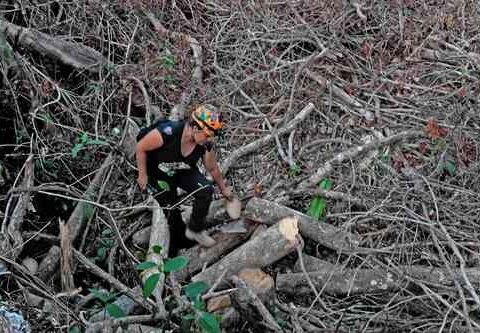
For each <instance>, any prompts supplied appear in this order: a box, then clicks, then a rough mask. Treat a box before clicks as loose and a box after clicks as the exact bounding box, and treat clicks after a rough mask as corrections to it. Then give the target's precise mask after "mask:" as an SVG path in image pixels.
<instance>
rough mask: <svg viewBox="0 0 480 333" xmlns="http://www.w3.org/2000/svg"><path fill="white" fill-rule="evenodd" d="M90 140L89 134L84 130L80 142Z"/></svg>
mask: <svg viewBox="0 0 480 333" xmlns="http://www.w3.org/2000/svg"><path fill="white" fill-rule="evenodd" d="M87 140H88V134H87V133H85V132H83V133H82V135H81V136H80V142H81V143H86V142H87Z"/></svg>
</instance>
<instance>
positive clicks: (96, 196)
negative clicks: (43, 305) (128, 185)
mask: <svg viewBox="0 0 480 333" xmlns="http://www.w3.org/2000/svg"><path fill="white" fill-rule="evenodd" d="M114 161H115V158H114V156H113V154H109V155H108V156H107V158H106V159H105V161H104V162H103V163H102V165H101V166H100V169H98V170H97V172H96V174H95V177H94V178H93V180H92V182H91V183H90V184H89V186H88V188H87V190H86V191H85V194H84V195H83V199H85V200H87V201H95V200H100V196H101V193H99V191H100V189H101V188H102V183H103V181H104V177H105V176H106V175H107V174H108V172H109V170H110V168H111V167H112V165H113V163H114ZM94 212H95V208H94V206H93V205H92V204H90V203H88V202H85V201H79V202H78V203H77V205H76V206H75V209H74V210H73V212H72V214H71V215H70V217H69V219H68V221H67V223H68V226H69V232H70V241H71V243H72V245H75V243H76V241H77V238H78V237H79V236H80V235H81V232H82V230H83V229H84V227H85V225H86V223H87V222H88V221H89V220H90V219H91V218H92V217H93V214H94ZM43 260H44V261H45V262H48V263H49V264H48V265H45V266H44V267H43V269H42V270H41V269H39V270H38V274H37V275H38V277H39V278H41V279H45V278H47V277H49V276H51V275H52V274H53V273H54V272H55V270H56V268H57V267H58V264H59V260H60V253H59V252H57V251H53V252H49V253H48V254H47V257H45V258H44V259H43Z"/></svg>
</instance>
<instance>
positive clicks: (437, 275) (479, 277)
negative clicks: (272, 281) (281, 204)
mask: <svg viewBox="0 0 480 333" xmlns="http://www.w3.org/2000/svg"><path fill="white" fill-rule="evenodd" d="M315 265H316V266H315V267H313V268H315V269H316V271H314V272H308V276H309V277H310V279H311V281H312V282H313V284H314V285H315V287H316V288H318V289H322V288H324V291H325V293H327V294H329V295H337V296H344V295H357V294H367V293H384V292H393V291H397V290H399V289H401V288H404V287H407V288H410V287H411V286H413V285H414V284H412V283H409V282H408V280H411V279H417V280H422V281H423V282H426V283H429V284H432V285H437V286H452V285H453V283H454V282H453V280H452V279H450V278H449V274H448V272H446V270H445V269H441V268H434V267H424V266H400V267H398V269H399V270H400V271H403V272H404V273H405V275H407V276H408V279H405V277H404V276H399V275H398V274H397V273H396V272H397V270H393V269H392V270H391V271H385V270H384V269H352V268H343V267H341V266H339V265H333V264H331V263H326V264H324V265H323V266H322V264H318V263H317V264H315ZM467 275H468V276H469V278H470V279H471V281H477V282H476V285H477V286H478V285H479V284H480V282H479V281H480V270H478V269H469V270H468V272H467ZM276 287H277V291H279V292H282V293H286V294H292V293H295V295H305V294H310V293H312V290H311V288H310V286H309V284H308V281H307V278H306V276H305V274H304V273H293V274H278V275H277V280H276Z"/></svg>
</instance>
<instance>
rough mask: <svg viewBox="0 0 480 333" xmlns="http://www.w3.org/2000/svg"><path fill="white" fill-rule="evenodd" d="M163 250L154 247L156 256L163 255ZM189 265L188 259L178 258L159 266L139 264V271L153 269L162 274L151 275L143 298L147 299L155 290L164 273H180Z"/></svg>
mask: <svg viewBox="0 0 480 333" xmlns="http://www.w3.org/2000/svg"><path fill="white" fill-rule="evenodd" d="M162 251H163V248H162V247H161V246H160V245H155V246H153V247H152V252H153V253H156V254H161V253H162ZM187 265H188V259H187V258H186V257H182V256H178V257H175V258H171V259H167V260H165V261H164V262H163V265H162V264H161V265H158V264H157V263H155V262H153V261H144V262H141V263H139V264H138V265H137V266H136V269H137V270H139V271H146V270H149V269H152V268H155V267H156V268H157V269H158V271H159V272H160V273H155V274H152V275H150V276H149V277H148V278H147V280H146V281H145V283H144V285H143V289H142V291H143V297H145V298H147V297H150V295H151V294H152V293H153V291H154V290H155V287H156V286H157V283H158V281H159V280H160V276H161V274H162V273H171V272H175V271H179V270H181V269H183V268H185V267H187Z"/></svg>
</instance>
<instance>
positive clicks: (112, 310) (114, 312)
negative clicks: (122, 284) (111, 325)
mask: <svg viewBox="0 0 480 333" xmlns="http://www.w3.org/2000/svg"><path fill="white" fill-rule="evenodd" d="M88 291H90V293H92V295H93V296H95V298H97V299H98V300H99V301H100V302H101V303H102V304H103V306H104V307H105V310H106V311H107V312H108V314H109V315H110V316H112V317H114V318H121V317H125V314H124V313H123V310H122V309H121V308H120V307H118V306H117V305H115V304H113V301H115V299H117V297H118V295H119V294H118V293H104V292H102V291H100V290H98V289H94V288H89V289H88Z"/></svg>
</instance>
